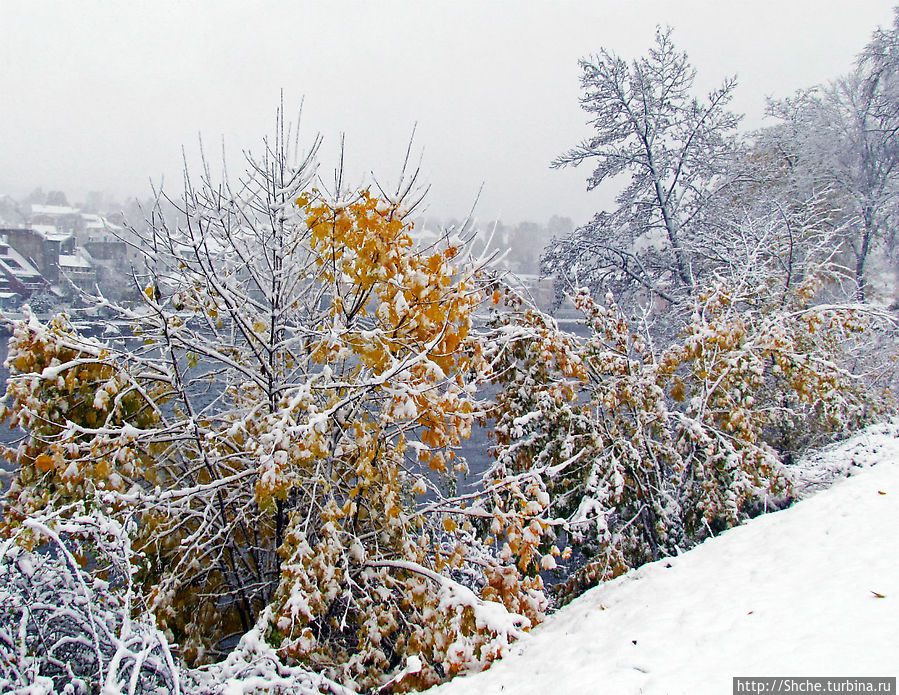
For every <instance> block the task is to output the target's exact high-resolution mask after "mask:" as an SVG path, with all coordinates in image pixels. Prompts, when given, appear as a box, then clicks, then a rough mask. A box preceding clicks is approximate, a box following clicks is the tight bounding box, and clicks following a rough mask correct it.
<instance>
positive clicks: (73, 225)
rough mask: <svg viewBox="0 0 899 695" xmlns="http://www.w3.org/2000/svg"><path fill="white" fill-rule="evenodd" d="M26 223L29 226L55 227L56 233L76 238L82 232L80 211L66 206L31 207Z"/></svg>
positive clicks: (82, 221)
mask: <svg viewBox="0 0 899 695" xmlns="http://www.w3.org/2000/svg"><path fill="white" fill-rule="evenodd" d="M28 222H29V224H30V225H43V226H51V227H56V229H57V231H60V232H68V233H69V234H74V235H76V236H77V235H79V234H80V233H81V232H82V231H83V230H84V220H83V218H82V215H81V211H80V210H79V209H78V208H73V207H69V206H68V205H32V206H31V214H30V215H29V216H28Z"/></svg>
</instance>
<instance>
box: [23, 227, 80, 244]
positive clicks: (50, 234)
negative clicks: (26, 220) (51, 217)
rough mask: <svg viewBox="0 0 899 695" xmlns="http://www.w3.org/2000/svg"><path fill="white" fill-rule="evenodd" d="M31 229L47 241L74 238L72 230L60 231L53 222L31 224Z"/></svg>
mask: <svg viewBox="0 0 899 695" xmlns="http://www.w3.org/2000/svg"><path fill="white" fill-rule="evenodd" d="M31 230H32V231H34V232H37V233H38V234H39V235H40V236H41V237H43V238H44V239H46V240H47V241H65V240H66V239H71V238H72V234H71V233H70V232H60V231H59V230H58V229H57V228H56V227H54V226H53V225H52V224H33V225H31Z"/></svg>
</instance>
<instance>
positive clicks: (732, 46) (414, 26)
mask: <svg viewBox="0 0 899 695" xmlns="http://www.w3.org/2000/svg"><path fill="white" fill-rule="evenodd" d="M894 1H895V0H703V1H699V0H652V1H650V0H619V1H618V2H613V1H612V0H592V1H589V2H588V1H586V0H585V1H582V2H567V1H564V0H556V1H554V2H550V1H549V0H545V1H543V2H527V1H524V0H516V1H515V2H511V1H509V2H489V1H488V0H453V1H452V2H430V1H427V0H378V1H377V2H375V1H372V0H369V1H365V2H362V1H355V2H348V1H341V0H331V1H326V0H321V1H318V2H301V1H298V0H295V1H291V2H287V1H284V2H275V1H271V2H252V1H250V0H239V1H230V0H229V1H223V0H216V1H215V2H213V1H208V2H200V1H196V2H167V1H161V0H156V1H154V2H136V1H130V2H118V1H116V2H113V1H106V2H96V1H91V0H79V2H41V1H39V0H34V1H30V2H26V1H24V0H23V1H20V2H13V1H12V0H10V1H8V2H7V1H6V0H2V1H0V95H2V96H0V193H9V194H11V195H13V196H16V197H19V196H22V195H25V194H27V193H28V192H29V191H31V190H33V189H34V188H36V187H38V186H41V187H43V189H44V190H45V191H48V190H64V191H66V192H67V194H68V196H69V200H70V201H71V202H76V201H77V200H79V199H80V198H81V197H82V196H83V195H84V193H85V192H86V191H89V190H106V191H109V192H111V193H113V194H115V195H116V196H118V197H119V198H122V199H123V198H125V197H127V196H139V197H145V196H146V195H148V194H149V190H150V188H149V180H150V179H151V178H152V179H153V180H154V181H158V180H159V179H160V177H163V176H164V177H165V181H166V187H167V188H169V189H177V188H178V185H179V182H180V169H181V167H180V161H181V146H182V145H185V146H186V147H187V148H188V150H189V151H194V150H195V149H196V141H197V134H198V133H202V134H203V137H204V139H205V141H206V143H207V146H208V147H210V148H211V149H218V147H219V143H220V142H221V139H222V138H223V137H224V140H225V142H226V145H227V149H228V151H229V153H230V156H229V162H230V166H231V167H232V169H233V168H234V167H235V166H236V165H237V160H238V158H239V153H240V151H241V148H247V147H255V146H256V145H257V143H259V142H260V141H261V138H262V137H263V135H265V134H266V133H267V132H269V131H270V129H271V126H272V122H273V116H274V111H275V108H276V106H277V104H278V99H279V92H280V90H281V89H283V90H284V95H285V101H286V104H287V105H288V106H291V107H292V106H295V105H298V104H299V103H300V100H301V99H305V106H304V111H303V132H305V134H306V136H307V142H311V140H312V137H313V136H314V135H315V133H317V132H320V133H321V134H322V135H323V136H324V138H325V147H324V149H323V150H322V155H323V156H322V166H323V167H324V170H325V171H330V170H331V169H332V168H333V166H334V163H335V157H334V155H335V149H336V145H337V143H338V142H339V140H340V135H341V133H344V134H345V135H346V144H347V158H348V164H349V166H348V168H349V170H350V172H351V173H352V174H353V176H354V177H355V178H360V177H361V176H362V175H363V173H364V172H367V171H374V172H375V174H376V175H378V177H379V178H380V179H383V180H386V181H395V179H396V175H397V174H398V172H399V169H400V165H401V163H402V159H403V155H404V152H405V149H406V144H407V142H408V139H409V136H410V134H411V132H412V129H413V125H414V124H415V123H417V124H418V125H417V133H416V138H415V147H416V149H415V152H416V153H418V154H420V155H422V157H423V159H422V162H423V172H424V177H423V178H424V179H425V180H426V181H427V182H428V183H430V184H431V193H430V196H429V199H428V200H429V212H430V213H431V214H433V215H435V216H439V217H452V216H455V217H462V216H464V215H465V214H466V213H467V212H468V209H469V208H470V206H471V204H472V203H473V202H474V199H475V196H476V195H477V192H478V190H479V189H480V187H481V184H482V183H483V194H482V195H481V198H480V202H479V204H478V207H477V210H476V214H477V216H478V217H479V218H481V219H493V218H496V217H500V218H502V219H503V220H505V221H508V222H517V221H520V220H525V219H531V220H535V221H545V220H546V219H547V218H548V217H549V216H550V215H553V214H559V215H565V216H569V217H571V218H573V219H574V220H575V222H577V223H580V222H584V221H586V220H587V219H588V218H589V217H590V216H591V214H592V212H594V211H595V210H596V209H598V208H599V207H601V206H602V205H603V204H604V200H605V199H607V197H608V196H607V195H606V196H604V194H603V193H601V192H593V193H589V194H588V193H586V192H585V180H586V177H587V175H588V173H589V172H588V169H587V168H586V167H581V168H579V169H572V170H566V171H556V170H551V169H549V166H548V165H549V162H550V160H552V159H553V157H555V156H556V155H558V154H560V153H561V152H562V151H564V150H565V149H567V148H569V147H571V146H573V145H574V144H575V143H576V142H578V141H579V140H581V139H582V138H583V137H585V136H586V135H588V134H589V130H588V128H587V127H586V125H585V120H586V118H585V116H586V114H584V112H582V111H581V110H580V108H579V107H578V101H577V100H578V96H579V83H578V78H579V69H578V66H577V60H578V58H580V57H582V56H586V55H589V54H592V53H595V52H596V51H598V50H599V49H600V48H602V47H605V48H608V49H611V50H613V51H615V52H617V53H618V54H620V55H621V56H623V57H627V58H634V57H637V56H639V55H641V54H643V53H644V52H645V50H646V49H647V47H648V46H649V45H650V43H651V42H652V40H653V35H654V27H655V26H656V25H657V24H663V25H664V24H668V25H671V26H673V27H674V29H675V33H674V40H675V43H676V44H677V45H678V46H679V47H680V48H682V49H684V50H686V51H687V53H688V54H689V55H690V57H691V60H692V62H693V63H694V65H695V66H696V67H697V69H698V70H699V80H698V82H699V87H700V89H701V90H703V91H705V90H707V89H709V88H711V87H712V86H714V85H716V84H717V83H719V82H720V80H721V79H722V78H723V77H724V76H725V75H728V74H733V73H736V74H737V76H738V78H739V88H738V92H737V96H736V99H735V101H734V104H733V108H734V110H735V111H739V112H742V113H746V114H747V119H746V121H745V125H746V126H748V127H753V126H757V125H758V124H759V123H760V122H761V117H762V113H763V110H764V104H765V97H766V96H786V95H788V94H790V93H792V92H793V91H794V90H796V89H798V88H803V87H808V86H812V85H814V84H816V83H820V82H823V81H826V80H828V79H830V78H832V77H836V76H837V75H839V74H840V73H842V72H845V71H846V70H847V69H848V68H849V66H850V64H851V62H852V60H853V58H854V56H855V55H856V54H857V53H858V52H859V51H860V50H861V49H862V47H863V46H864V45H865V43H866V42H867V41H868V39H869V37H870V35H871V32H872V31H873V30H874V28H875V27H876V26H878V25H884V26H886V25H888V24H889V23H890V22H891V17H892V10H891V7H892V3H893V2H894ZM291 110H292V109H291Z"/></svg>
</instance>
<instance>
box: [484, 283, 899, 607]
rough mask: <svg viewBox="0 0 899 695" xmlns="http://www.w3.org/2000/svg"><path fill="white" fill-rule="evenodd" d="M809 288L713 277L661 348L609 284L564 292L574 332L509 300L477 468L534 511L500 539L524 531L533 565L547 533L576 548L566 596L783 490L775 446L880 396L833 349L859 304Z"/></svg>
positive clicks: (862, 415)
mask: <svg viewBox="0 0 899 695" xmlns="http://www.w3.org/2000/svg"><path fill="white" fill-rule="evenodd" d="M817 287H818V284H817V281H816V280H814V279H811V280H809V281H808V282H806V283H803V284H800V285H798V286H797V287H796V288H794V290H793V291H791V292H790V293H789V295H788V296H784V295H783V294H782V293H773V292H770V291H768V290H767V289H766V288H765V287H756V288H752V287H747V286H744V285H741V284H740V283H738V282H737V283H734V282H725V281H724V280H718V281H716V282H715V283H714V284H712V285H710V286H709V287H708V288H706V289H705V290H703V291H701V292H700V293H699V294H698V296H697V299H696V301H695V310H694V311H693V314H692V317H691V319H690V321H689V323H688V324H687V325H686V326H685V327H684V329H683V332H682V335H681V337H680V338H679V339H678V340H677V341H675V342H674V343H673V344H671V345H670V346H668V347H666V348H665V349H655V348H654V347H653V345H652V342H651V339H650V337H648V336H647V335H644V334H643V333H641V332H640V331H638V330H635V329H634V328H633V327H632V326H631V324H630V322H629V321H628V320H627V318H626V317H625V316H624V314H623V313H622V312H621V311H620V310H619V308H618V307H617V306H616V304H615V303H614V301H613V300H612V298H611V297H610V296H609V297H607V298H606V301H605V303H603V304H599V303H597V302H596V301H594V300H593V299H592V298H591V296H590V295H589V293H588V292H587V291H583V290H582V291H580V292H579V293H578V294H577V295H576V296H575V298H574V301H575V304H576V306H577V307H578V308H579V309H580V310H581V311H582V312H583V314H584V316H585V320H586V324H587V327H588V329H589V330H588V335H587V337H586V338H580V337H578V336H577V335H575V334H571V333H566V332H565V331H562V330H560V329H559V328H558V327H557V325H556V324H555V323H554V321H553V320H552V319H551V318H549V317H547V316H545V315H542V314H540V313H539V312H536V311H534V310H529V309H526V308H524V307H523V305H522V304H521V302H520V300H517V299H514V298H513V299H507V304H508V305H510V308H507V309H506V310H505V311H501V312H498V313H497V315H496V318H495V321H496V330H497V331H498V334H499V335H502V336H503V337H504V338H505V340H503V341H497V342H496V343H495V344H494V345H495V347H494V352H493V353H491V355H490V357H491V360H492V361H493V363H494V367H495V372H494V373H495V378H496V381H497V383H498V384H499V385H500V391H499V393H498V395H497V397H496V402H495V406H494V408H493V411H492V417H493V418H494V421H495V429H494V436H495V441H496V445H495V447H494V450H493V453H494V456H495V459H496V460H495V463H494V464H493V467H492V469H491V471H490V472H489V475H491V476H493V477H494V479H496V480H509V479H512V478H515V479H517V480H518V481H519V484H518V488H517V490H516V495H517V496H518V498H519V499H520V504H522V505H525V506H527V505H530V506H532V507H533V508H534V509H535V510H539V511H540V512H541V514H540V518H539V520H536V523H534V524H532V525H531V527H530V529H529V531H530V533H529V534H527V533H525V534H522V533H521V531H520V530H518V529H514V528H512V529H509V528H503V527H502V525H501V524H495V526H496V527H497V528H496V530H497V531H498V532H499V533H500V534H501V535H504V537H505V538H506V539H507V540H508V542H509V546H510V548H511V549H513V550H514V549H515V547H516V545H515V544H516V543H519V542H520V541H519V538H526V539H527V544H528V546H529V548H530V552H531V553H533V554H535V555H536V556H538V557H539V558H540V562H541V566H542V567H543V568H544V569H547V568H553V567H555V565H556V562H555V559H554V558H555V556H557V555H558V554H559V549H558V548H557V547H556V545H554V544H563V543H561V540H559V539H564V540H565V541H566V542H568V543H569V545H570V546H572V547H574V548H575V549H577V550H578V551H579V553H580V555H581V556H582V557H583V559H584V561H585V562H586V564H585V565H584V566H583V567H581V568H580V569H579V570H578V571H577V572H575V573H574V575H573V576H572V577H571V578H570V579H569V580H568V582H567V584H566V585H565V586H563V587H562V588H561V589H559V592H560V593H561V594H562V595H567V596H570V595H573V594H576V593H579V592H580V591H582V590H583V589H584V588H585V587H588V586H590V585H592V584H594V583H596V582H598V581H603V580H606V579H609V578H611V577H614V576H616V575H618V574H620V573H622V572H624V571H626V570H628V569H629V568H632V567H635V566H638V565H640V564H642V563H644V562H647V561H651V560H655V559H658V558H659V557H663V556H666V555H673V554H676V553H678V552H680V551H681V550H683V549H685V548H687V547H689V546H690V545H691V544H693V543H696V542H698V541H700V540H702V539H703V538H705V537H707V536H708V535H710V534H712V533H715V532H717V531H719V530H721V529H723V528H727V527H729V526H733V525H734V524H737V523H739V522H740V521H741V520H742V519H744V518H745V517H746V516H747V515H749V514H751V513H753V511H754V509H755V507H756V506H758V505H757V503H758V501H760V500H764V499H766V498H768V497H769V496H770V497H772V498H777V497H784V496H788V495H789V493H790V487H789V476H788V475H787V474H786V470H785V468H784V463H783V458H784V457H783V455H784V454H785V453H789V454H791V455H792V454H793V453H795V452H794V450H798V449H801V448H803V447H805V446H807V445H808V444H809V443H810V442H813V441H816V442H820V441H822V440H823V439H825V438H827V437H832V436H835V435H840V434H843V433H844V432H847V431H851V430H853V429H856V428H859V427H861V426H863V425H864V424H866V423H867V422H870V421H871V420H873V419H876V418H877V417H878V416H880V415H882V414H883V413H885V412H886V411H887V410H888V409H889V405H888V403H889V397H888V394H887V393H886V392H885V391H884V390H883V389H882V387H878V386H877V385H875V384H872V383H871V382H870V381H869V380H867V379H866V378H865V375H864V374H863V373H860V371H856V372H853V371H852V370H850V369H849V368H848V367H847V361H846V360H845V359H843V358H844V357H845V356H846V355H845V352H844V350H845V347H846V346H847V345H850V344H852V341H853V340H856V339H857V338H858V336H864V337H865V339H867V340H870V337H871V336H872V335H873V334H874V332H875V331H874V328H875V321H873V320H872V319H871V318H870V316H871V314H870V310H869V309H868V308H865V307H858V306H848V305H847V306H839V305H829V306H823V305H821V306H813V305H812V304H811V300H812V298H813V297H814V296H815V290H816V288H817ZM859 364H860V363H857V362H856V363H855V365H856V367H858V366H859ZM794 429H796V430H799V431H800V434H797V435H788V434H787V433H789V432H791V431H792V430H794ZM787 458H788V457H787ZM506 489H507V490H508V488H506ZM508 506H509V504H508V502H505V503H504V505H503V507H504V508H508ZM496 516H497V518H498V519H501V518H502V514H501V513H500V512H497V515H496ZM557 529H558V530H564V532H565V533H564V535H560V534H559V533H557V532H556V530H557Z"/></svg>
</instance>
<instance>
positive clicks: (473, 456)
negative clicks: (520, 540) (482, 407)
mask: <svg viewBox="0 0 899 695" xmlns="http://www.w3.org/2000/svg"><path fill="white" fill-rule="evenodd" d="M7 354H8V337H7V336H5V335H0V394H2V393H5V391H6V379H7V377H8V376H9V370H8V369H7V368H6V367H5V366H2V365H3V364H4V363H5V362H6V357H7ZM22 436H23V433H22V431H21V430H18V429H10V427H9V424H8V423H6V422H4V423H2V424H0V443H2V444H5V445H6V446H15V445H16V443H17V442H18V441H19V440H20V439H21V438H22ZM489 445H490V442H489V440H488V438H487V429H486V428H484V427H479V426H475V427H473V428H472V432H471V437H470V438H468V439H467V440H464V441H463V442H462V447H461V450H460V452H459V454H460V455H461V456H463V457H464V458H465V460H466V461H467V462H468V467H469V475H468V478H467V480H466V481H464V482H463V488H466V489H467V488H469V487H470V486H471V485H472V484H473V483H474V482H475V481H476V480H477V479H478V477H479V476H480V475H481V474H482V473H483V472H484V470H485V469H486V468H487V466H488V465H489V463H490V458H489V456H488V453H487V449H488V447H489ZM8 465H9V464H7V463H6V461H5V460H3V459H0V469H6V470H8V468H7V466H8ZM4 487H5V486H4Z"/></svg>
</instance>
